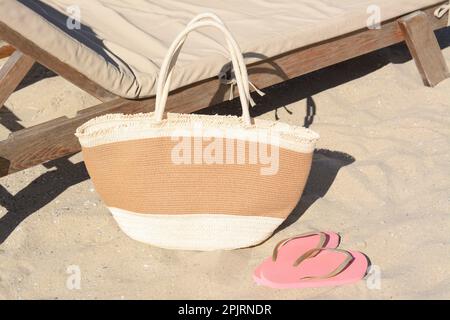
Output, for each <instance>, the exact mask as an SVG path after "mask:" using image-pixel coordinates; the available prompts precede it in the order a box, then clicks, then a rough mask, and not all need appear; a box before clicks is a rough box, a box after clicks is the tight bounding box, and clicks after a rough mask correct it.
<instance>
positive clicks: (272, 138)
mask: <svg viewBox="0 0 450 320" xmlns="http://www.w3.org/2000/svg"><path fill="white" fill-rule="evenodd" d="M254 121H255V123H254V125H252V126H246V125H245V124H244V122H243V121H242V118H241V117H237V116H219V115H214V116H211V115H197V114H179V113H168V114H167V118H166V119H164V120H162V121H161V122H156V121H155V120H154V113H139V114H132V115H126V114H107V115H104V116H101V117H97V118H94V119H92V120H90V121H88V122H86V123H85V124H83V125H82V126H81V127H79V128H78V129H77V131H76V133H75V135H76V136H77V137H78V138H79V140H80V143H81V145H82V146H83V147H87V148H89V147H95V146H99V145H103V144H108V143H114V142H120V141H129V140H138V139H147V138H155V137H178V136H187V137H205V138H206V137H224V138H230V139H239V140H246V141H255V142H263V143H267V144H279V146H280V147H283V148H287V149H290V150H293V151H298V152H308V153H309V152H312V151H313V150H314V147H315V143H316V141H317V140H318V139H319V135H318V134H317V133H315V132H314V131H312V130H309V129H306V128H303V127H299V126H292V125H288V124H286V123H282V122H274V121H267V120H262V119H255V120H254Z"/></svg>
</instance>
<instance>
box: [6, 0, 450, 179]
mask: <svg viewBox="0 0 450 320" xmlns="http://www.w3.org/2000/svg"><path fill="white" fill-rule="evenodd" d="M445 3H448V1H443V2H442V3H441V4H439V5H436V6H433V7H428V8H423V9H422V10H419V11H416V12H413V13H411V14H408V15H406V16H403V17H401V18H399V19H394V20H390V21H386V22H384V23H383V24H382V26H381V29H379V30H369V29H362V30H359V31H356V32H353V33H350V34H346V35H343V36H340V37H337V38H334V39H332V40H328V41H326V42H321V43H317V44H315V45H312V46H308V47H304V48H300V49H297V50H294V51H291V52H288V53H285V54H283V55H280V56H277V57H275V58H271V59H268V60H265V61H262V62H258V63H256V64H253V65H250V66H249V74H250V79H251V81H252V82H253V83H254V84H255V85H257V86H258V87H260V88H264V87H268V86H270V85H273V84H276V83H279V82H282V81H284V80H285V77H286V76H287V77H289V78H294V77H298V76H301V75H304V74H307V73H310V72H313V71H316V70H318V69H321V68H325V67H328V66H331V65H334V64H337V63H339V62H342V61H345V60H348V59H351V58H354V57H357V56H360V55H363V54H366V53H369V52H372V51H375V50H378V49H381V48H384V47H387V46H390V45H393V44H396V43H400V42H403V41H406V44H407V46H408V48H409V50H410V52H411V55H412V56H413V58H414V60H415V62H416V65H417V67H418V70H419V73H420V75H421V77H422V79H423V82H424V84H425V85H427V86H435V85H436V84H438V83H439V82H441V81H442V80H444V79H446V78H448V77H449V70H448V67H447V65H446V62H445V60H444V57H443V55H442V53H441V51H440V48H439V44H438V42H437V39H436V37H435V35H434V32H433V31H434V30H437V29H440V28H443V27H445V26H446V23H447V17H443V18H441V19H437V18H435V16H434V15H433V13H434V11H435V10H436V9H437V8H438V7H439V6H441V5H442V4H445ZM0 39H1V40H4V41H6V42H7V43H9V44H11V45H12V46H13V47H14V48H15V49H16V51H14V52H12V50H9V53H12V55H11V57H10V58H9V60H8V61H7V63H6V64H5V65H4V66H3V68H2V69H0V106H2V105H3V103H4V102H5V101H6V99H7V98H8V97H9V96H10V95H11V93H12V92H13V91H14V90H15V88H16V87H17V86H18V85H19V83H20V82H21V80H22V79H23V78H24V77H25V75H26V74H27V72H28V71H29V70H30V68H31V67H32V65H33V64H34V62H39V63H40V64H42V65H44V66H45V67H47V68H48V69H50V70H52V71H53V72H55V73H57V74H58V75H60V76H61V77H63V78H65V79H66V80H68V81H70V82H72V83H73V84H74V85H76V86H78V87H79V88H81V89H83V90H84V91H86V92H87V93H89V94H91V95H93V96H95V97H97V98H98V99H99V100H101V101H103V103H101V104H99V105H97V106H94V107H91V108H88V109H85V110H82V111H80V112H78V114H77V115H76V116H75V117H74V118H70V119H69V118H65V117H62V118H58V119H55V120H52V121H48V122H46V123H43V124H40V125H37V126H34V127H31V128H27V129H22V130H20V131H17V132H13V133H11V134H10V136H9V137H8V139H6V140H4V141H1V142H0V176H5V175H8V174H11V173H14V172H17V171H20V170H22V169H26V168H29V167H31V166H34V165H37V164H41V163H43V162H46V161H49V160H53V159H57V158H60V157H63V156H65V155H69V154H73V153H76V152H78V151H80V145H79V144H78V141H77V139H76V137H75V136H74V132H75V129H76V128H77V127H78V126H80V125H81V124H82V123H84V122H86V121H87V120H89V119H91V118H93V117H97V116H100V115H103V114H106V113H114V112H116V113H117V112H121V113H136V112H149V111H151V110H152V109H153V106H154V99H153V98H149V99H145V100H127V99H123V98H120V97H117V96H115V95H114V94H112V93H110V92H108V91H107V90H105V89H104V88H102V87H100V86H99V85H98V84H96V83H94V82H92V81H91V80H89V79H88V78H86V77H85V76H84V75H82V74H80V73H79V72H77V71H76V70H74V69H73V68H72V67H71V66H69V65H67V64H65V63H64V62H62V61H60V60H58V59H57V58H55V57H54V56H53V55H52V53H51V52H47V51H46V50H45V48H40V47H38V46H36V45H35V44H34V43H33V41H32V39H26V38H24V37H22V36H21V35H20V34H18V33H17V32H15V31H14V30H12V29H11V28H9V27H8V26H7V25H5V24H3V23H1V22H0ZM274 65H276V66H277V68H278V70H280V71H282V72H283V74H284V78H283V77H280V75H279V74H276V73H274V72H264V70H268V69H269V70H273V66H274ZM219 87H220V82H219V80H218V79H215V78H212V79H208V80H205V81H201V82H198V83H195V84H192V85H189V86H187V87H184V88H181V89H178V90H176V91H175V92H173V93H172V94H171V95H170V97H169V100H168V111H169V112H184V113H189V112H194V111H197V110H199V109H201V108H205V107H207V106H209V105H214V104H217V103H219V102H222V101H223V100H224V97H227V94H226V92H225V94H223V95H220V96H219V95H215V93H216V92H217V90H218V88H219ZM224 90H225V89H224ZM226 90H228V88H227V89H226ZM212 97H214V98H212Z"/></svg>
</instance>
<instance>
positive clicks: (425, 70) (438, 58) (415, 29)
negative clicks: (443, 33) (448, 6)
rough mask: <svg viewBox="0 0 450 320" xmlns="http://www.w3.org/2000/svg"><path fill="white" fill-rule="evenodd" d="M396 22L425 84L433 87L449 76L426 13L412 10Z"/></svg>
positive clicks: (449, 73)
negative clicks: (412, 11)
mask: <svg viewBox="0 0 450 320" xmlns="http://www.w3.org/2000/svg"><path fill="white" fill-rule="evenodd" d="M398 22H399V24H400V28H401V30H402V32H403V34H404V37H405V40H406V44H407V45H408V48H409V50H410V52H411V55H412V56H413V58H414V61H415V62H416V65H417V68H418V69H419V72H420V75H421V76H422V79H423V82H424V83H425V85H426V86H430V87H434V86H435V85H437V84H438V83H439V82H441V81H443V80H445V79H446V78H448V77H450V72H449V69H448V67H447V63H446V62H445V59H444V56H443V55H442V52H441V49H440V47H439V44H438V42H437V39H436V36H435V34H434V32H433V28H432V26H431V24H430V21H429V18H428V17H427V15H426V14H425V13H424V12H422V11H419V12H414V13H411V14H409V15H407V16H405V17H402V18H400V19H399V21H398Z"/></svg>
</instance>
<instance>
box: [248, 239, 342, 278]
mask: <svg viewBox="0 0 450 320" xmlns="http://www.w3.org/2000/svg"><path fill="white" fill-rule="evenodd" d="M340 240H341V238H340V236H339V235H338V234H337V233H334V232H310V233H305V234H301V235H298V236H295V237H291V238H288V239H284V240H282V241H280V242H279V243H278V244H277V245H276V246H275V249H274V250H273V254H272V256H271V257H269V258H267V259H266V260H264V261H263V262H262V263H261V264H260V265H259V266H258V267H257V268H256V270H255V272H254V273H253V280H254V281H255V282H256V283H257V284H259V285H264V284H265V281H264V279H263V278H262V277H261V274H262V271H263V270H269V269H275V270H277V269H278V266H279V265H281V264H284V265H287V266H292V264H293V263H294V262H295V260H297V259H298V258H299V256H301V255H303V254H305V253H308V252H309V253H310V251H311V250H312V249H321V248H337V247H338V246H339V243H340Z"/></svg>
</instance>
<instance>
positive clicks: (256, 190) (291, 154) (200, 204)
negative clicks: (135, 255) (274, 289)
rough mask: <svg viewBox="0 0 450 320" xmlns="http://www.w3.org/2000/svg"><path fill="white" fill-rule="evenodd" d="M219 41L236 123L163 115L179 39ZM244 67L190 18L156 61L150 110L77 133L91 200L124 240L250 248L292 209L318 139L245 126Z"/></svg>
mask: <svg viewBox="0 0 450 320" xmlns="http://www.w3.org/2000/svg"><path fill="white" fill-rule="evenodd" d="M203 27H213V28H216V29H218V30H220V31H221V33H222V34H223V35H224V36H225V39H226V44H227V49H228V50H229V54H230V57H231V61H232V65H233V69H234V74H235V77H236V82H237V87H238V89H239V93H240V102H241V104H242V111H243V112H242V117H235V116H218V115H215V116H209V115H191V114H170V113H169V114H167V115H166V114H165V113H164V110H165V104H166V100H167V96H168V93H169V88H170V79H171V75H172V70H173V65H174V63H175V60H176V58H177V57H178V54H179V52H180V50H181V48H182V45H183V43H184V41H185V40H186V38H187V36H188V34H189V33H190V32H193V31H194V30H196V29H198V28H203ZM250 101H251V97H250V91H249V82H248V75H247V69H246V66H245V63H244V59H243V56H242V53H241V51H240V49H239V47H238V45H237V43H236V41H235V39H234V38H233V36H232V35H231V33H230V32H229V30H228V29H227V27H226V26H225V25H224V24H223V22H222V21H221V20H220V19H219V18H218V17H217V16H215V15H213V14H202V15H199V16H197V17H196V18H194V19H193V20H192V21H191V22H190V23H189V24H188V25H187V27H186V28H185V29H184V30H183V31H182V32H181V33H180V34H179V36H178V37H177V38H176V39H175V41H174V42H173V43H172V45H171V46H170V48H169V51H168V53H167V55H166V57H165V60H164V61H163V63H162V66H161V70H160V75H159V78H158V83H157V90H156V105H155V112H153V113H147V114H136V115H123V114H111V115H105V116H101V117H98V118H95V119H92V120H90V121H88V122H87V123H85V124H84V125H82V126H81V127H80V128H78V129H77V132H76V135H77V137H78V138H79V140H80V143H81V146H82V150H83V157H84V161H85V163H86V167H87V169H88V172H89V174H90V176H91V178H92V181H93V183H94V186H95V188H96V190H97V192H98V193H99V194H100V196H101V197H102V199H103V201H104V202H105V204H106V205H107V206H108V208H109V209H110V211H111V213H112V215H113V216H114V218H115V220H116V221H117V223H118V224H119V226H120V228H121V229H122V230H123V231H124V232H125V233H126V234H127V235H128V236H130V237H131V238H133V239H135V240H138V241H142V242H145V243H149V244H152V245H155V246H159V247H163V248H170V249H186V250H217V249H236V248H242V247H248V246H251V245H255V244H259V243H261V242H262V241H264V240H265V239H267V238H268V237H269V236H271V234H272V233H273V231H274V230H275V229H276V228H277V227H278V226H279V225H280V224H281V223H282V222H283V221H284V220H285V219H286V218H287V216H288V215H289V214H290V213H291V211H292V210H293V209H294V207H295V206H296V205H297V203H298V201H299V199H300V197H301V194H302V192H303V189H304V186H305V184H306V180H307V178H308V175H309V171H310V167H311V162H312V155H313V151H314V148H315V143H316V141H317V139H318V135H317V134H316V133H314V132H312V131H310V130H308V129H305V128H302V127H296V126H290V125H287V124H283V123H280V122H272V121H265V120H258V119H252V118H251V117H250V113H249V103H250Z"/></svg>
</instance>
